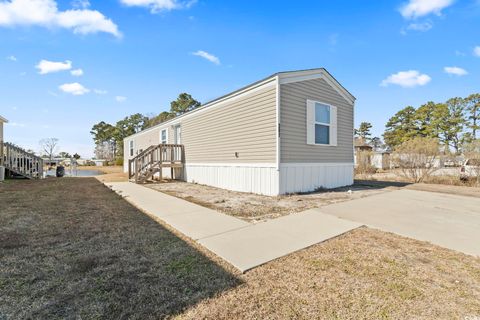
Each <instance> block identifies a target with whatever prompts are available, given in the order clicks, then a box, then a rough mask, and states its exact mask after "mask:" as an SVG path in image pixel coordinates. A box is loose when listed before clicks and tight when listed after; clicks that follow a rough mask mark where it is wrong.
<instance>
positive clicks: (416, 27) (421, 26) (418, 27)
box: [407, 21, 433, 32]
mask: <svg viewBox="0 0 480 320" xmlns="http://www.w3.org/2000/svg"><path fill="white" fill-rule="evenodd" d="M432 28H433V24H432V23H431V22H429V21H427V22H421V23H410V24H409V25H408V26H407V30H413V31H421V32H426V31H428V30H430V29H432Z"/></svg>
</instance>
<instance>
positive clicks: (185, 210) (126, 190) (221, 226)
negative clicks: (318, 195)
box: [106, 182, 361, 272]
mask: <svg viewBox="0 0 480 320" xmlns="http://www.w3.org/2000/svg"><path fill="white" fill-rule="evenodd" d="M106 185H107V186H108V187H110V188H111V189H112V190H114V191H115V192H117V193H119V194H121V195H122V196H124V197H125V199H126V200H127V201H129V202H130V203H132V204H133V205H135V206H136V207H138V208H139V209H141V210H143V211H145V212H148V213H149V214H151V215H154V216H156V217H158V218H159V219H161V220H162V221H164V222H165V223H167V224H168V225H170V226H172V227H173V228H175V229H177V230H178V231H180V232H181V233H183V234H185V235H186V236H188V237H190V238H192V239H193V240H195V241H197V242H198V243H200V244H201V245H203V246H204V247H206V248H207V249H209V250H210V251H212V252H213V253H215V254H216V255H218V256H220V257H221V258H223V259H224V260H226V261H227V262H229V263H231V264H232V265H233V266H235V267H236V268H237V269H239V270H240V271H242V272H245V271H247V270H249V269H252V268H254V267H256V266H259V265H261V264H264V263H266V262H268V261H271V260H274V259H276V258H279V257H282V256H285V255H287V254H290V253H292V252H295V251H297V250H301V249H304V248H306V247H309V246H311V245H314V244H316V243H319V242H323V241H325V240H328V239H330V238H333V237H336V236H338V235H341V234H343V233H345V232H348V231H350V230H352V229H355V228H357V227H360V226H361V224H360V223H356V222H351V221H347V220H342V219H339V218H336V217H333V216H331V215H327V214H323V213H320V212H318V211H317V210H314V209H312V210H307V211H305V212H302V213H297V214H292V215H290V216H285V217H282V218H278V219H275V220H269V221H266V222H261V223H257V224H250V223H248V222H245V221H243V220H240V219H237V218H235V217H232V216H229V215H226V214H223V213H220V212H217V211H215V210H212V209H208V208H205V207H202V206H199V205H196V204H194V203H191V202H188V201H185V200H182V199H179V198H176V197H173V196H169V195H166V194H164V193H161V192H158V191H155V190H152V189H149V188H145V187H143V186H141V185H137V184H134V183H130V182H110V183H106Z"/></svg>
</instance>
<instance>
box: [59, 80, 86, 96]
mask: <svg viewBox="0 0 480 320" xmlns="http://www.w3.org/2000/svg"><path fill="white" fill-rule="evenodd" d="M58 88H59V89H60V90H62V91H63V92H66V93H70V94H73V95H74V96H81V95H84V94H85V93H89V92H90V90H89V89H87V88H85V87H84V86H82V85H81V84H80V83H78V82H74V83H65V84H62V85H61V86H59V87H58Z"/></svg>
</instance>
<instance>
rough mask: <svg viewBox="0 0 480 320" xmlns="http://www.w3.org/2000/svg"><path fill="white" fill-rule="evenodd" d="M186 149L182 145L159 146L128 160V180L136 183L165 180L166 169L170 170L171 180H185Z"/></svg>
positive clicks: (154, 146) (151, 147)
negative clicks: (156, 179)
mask: <svg viewBox="0 0 480 320" xmlns="http://www.w3.org/2000/svg"><path fill="white" fill-rule="evenodd" d="M184 165H185V149H184V146H183V145H182V144H159V145H153V146H150V147H148V148H147V149H146V150H143V151H142V152H140V153H139V154H138V155H137V156H136V157H135V158H133V159H130V160H128V178H129V179H130V180H133V181H135V182H136V183H146V182H147V181H148V180H154V179H155V178H158V179H159V180H160V181H161V180H163V173H164V170H163V169H164V168H170V178H171V179H183V170H184Z"/></svg>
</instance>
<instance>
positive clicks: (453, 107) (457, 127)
mask: <svg viewBox="0 0 480 320" xmlns="http://www.w3.org/2000/svg"><path fill="white" fill-rule="evenodd" d="M479 132H480V94H478V93H476V94H471V95H469V96H468V97H466V98H460V97H455V98H451V99H448V100H447V101H446V102H442V103H435V102H432V101H429V102H427V103H425V104H423V105H421V106H420V107H418V108H417V109H415V108H414V107H412V106H407V107H405V108H403V109H402V110H400V111H398V112H397V113H396V114H395V115H394V116H393V117H391V118H390V119H389V120H388V122H387V124H386V125H385V133H384V134H383V138H384V140H385V144H386V145H387V146H388V147H390V148H391V149H394V148H395V147H397V146H399V145H401V144H402V143H403V142H405V141H408V140H411V139H413V138H416V137H420V138H432V139H437V140H438V142H439V143H440V144H441V145H442V146H443V147H444V149H445V150H450V149H453V151H455V153H457V154H458V153H460V152H461V149H462V146H464V145H466V144H469V143H472V142H473V141H474V140H476V139H477V133H479Z"/></svg>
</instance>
